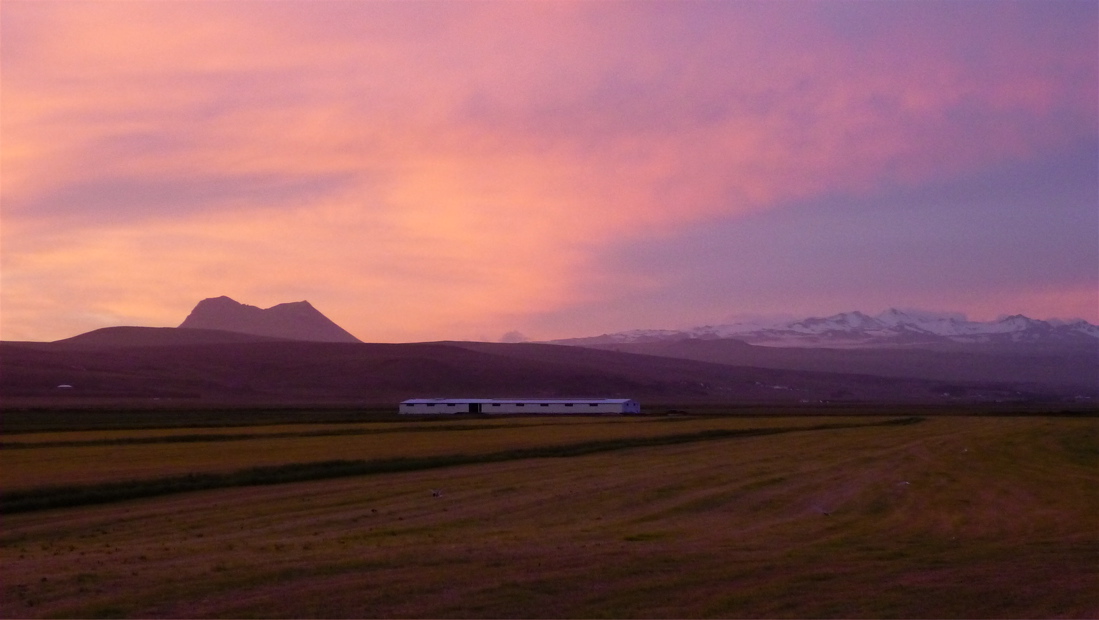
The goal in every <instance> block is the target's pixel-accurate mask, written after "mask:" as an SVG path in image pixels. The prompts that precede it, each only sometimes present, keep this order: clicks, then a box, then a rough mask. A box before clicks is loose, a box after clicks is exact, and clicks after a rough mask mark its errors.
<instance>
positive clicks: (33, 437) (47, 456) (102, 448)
mask: <svg viewBox="0 0 1099 620" xmlns="http://www.w3.org/2000/svg"><path fill="white" fill-rule="evenodd" d="M826 421H827V423H864V422H865V420H863V419H846V418H828V419H827V420H826ZM820 423H821V420H819V419H812V418H779V419H774V420H769V421H768V422H767V423H766V426H768V427H798V426H802V427H808V426H812V425H816V424H820ZM759 425H760V423H759V422H758V420H755V419H743V418H703V419H674V418H673V419H669V418H630V417H615V418H596V417H579V418H569V417H553V418H500V419H485V420H465V421H451V420H438V421H423V422H419V423H408V424H370V425H365V424H364V425H356V426H348V425H342V426H332V425H318V426H313V425H302V426H292V427H286V426H279V427H275V428H274V429H273V430H272V429H268V430H267V431H262V430H256V429H252V428H246V429H236V428H234V429H217V430H216V431H211V430H209V429H206V432H205V433H201V434H203V435H207V436H209V437H211V438H216V437H218V436H223V435H240V434H248V435H255V436H256V438H253V439H248V440H240V441H211V442H209V443H206V442H201V441H197V442H196V441H184V442H179V443H144V444H143V443H137V444H114V445H112V444H107V445H79V444H78V445H74V446H62V447H43V448H25V449H14V448H13V449H4V450H0V489H3V490H5V491H11V490H15V489H26V488H31V487H39V486H46V485H61V484H88V483H97V482H109V481H114V480H130V479H143V478H156V477H162V476H171V475H180V474H186V473H192V472H195V473H211V472H223V471H231V470H236V469H242V468H246V467H254V466H270V465H281V464H285V463H297V462H306V461H326V460H338V459H347V460H355V459H371V460H373V459H387V458H397V457H425V456H439V455H449V454H479V453H485V452H497V451H503V450H511V449H517V448H529V447H540V446H553V445H564V444H571V443H577V442H583V441H593V440H601V439H618V438H623V437H628V438H635V437H657V436H662V435H671V434H680V433H690V432H696V431H700V430H708V429H739V428H754V427H756V426H759ZM363 427H367V428H366V429H365V430H369V431H374V432H371V433H370V434H352V433H356V432H358V431H362V430H364V428H363ZM433 428H437V429H439V430H437V431H433V430H431V429H433ZM456 428H463V429H474V430H455V429H456ZM195 430H197V429H186V430H180V429H174V430H173V431H172V432H168V433H165V432H163V431H157V432H154V431H149V430H141V431H129V432H127V431H85V432H65V433H35V434H27V435H18V436H16V437H15V438H13V439H10V440H8V439H6V440H5V443H10V444H13V445H14V444H18V443H25V444H33V443H46V442H58V441H64V442H74V443H75V442H90V441H103V440H110V439H122V438H127V437H129V438H152V437H156V438H161V439H163V438H169V437H172V436H194V435H198V434H200V433H196V432H194V431H195ZM341 430H345V431H348V434H339V432H340V431H341ZM377 431H392V432H377ZM401 431H406V432H401ZM320 432H331V433H332V434H330V435H317V436H309V433H320ZM277 433H298V435H291V436H281V437H264V436H263V435H271V434H277Z"/></svg>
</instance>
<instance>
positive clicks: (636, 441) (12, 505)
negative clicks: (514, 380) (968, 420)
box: [0, 416, 924, 514]
mask: <svg viewBox="0 0 1099 620" xmlns="http://www.w3.org/2000/svg"><path fill="white" fill-rule="evenodd" d="M923 421H924V418H921V417H915V416H913V417H906V418H896V419H893V420H887V421H884V422H873V423H868V424H854V423H848V424H820V425H816V426H808V427H802V428H775V427H764V428H755V429H739V430H727V429H711V430H706V431H700V432H696V433H686V434H679V435H663V436H659V437H638V438H630V439H608V440H599V441H587V442H581V443H576V444H567V445H563V446H542V447H537V448H520V449H516V450H505V451H501V452H490V453H488V454H480V455H478V454H472V455H471V454H450V455H442V456H431V457H419V458H407V457H401V458H393V459H379V460H373V461H367V460H353V461H350V460H333V461H316V462H310V463H289V464H285V465H270V466H262V467H250V468H246V469H240V470H237V471H232V472H227V473H210V474H197V473H192V474H184V475H182V476H168V477H164V478H151V479H147V480H127V481H121V482H106V483H99V484H89V485H71V486H49V487H38V488H33V489H24V490H18V491H7V492H3V493H0V514H13V513H19V512H31V511H37V510H47V509H50V508H68V507H74V506H83V505H89V504H106V503H111V502H119V501H125V500H130V499H138V498H145V497H157V496H162V495H173V494H177V493H187V492H191V491H205V490H211V489H222V488H232V487H246V486H261V485H270V484H286V483H292V482H306V481H313V480H327V479H332V478H344V477H349V476H365V475H377V474H388V473H398V472H408V471H421V470H426V469H439V468H444V467H455V466H459V465H476V464H485V463H499V462H504V461H516V460H525V459H535V458H571V457H576V456H585V455H589V454H596V453H601V452H612V451H616V450H625V449H629V448H644V447H655V446H668V445H676V444H684V443H695V442H703V441H714V440H720V439H731V438H743V437H760V436H765V435H781V434H785V433H798V432H808V431H824V430H841V429H852V428H870V427H878V426H906V425H910V424H917V423H920V422H923Z"/></svg>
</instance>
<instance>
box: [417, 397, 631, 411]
mask: <svg viewBox="0 0 1099 620" xmlns="http://www.w3.org/2000/svg"><path fill="white" fill-rule="evenodd" d="M398 411H399V412H400V413H419V414H424V413H426V414H435V415H438V414H447V413H574V414H593V413H641V405H640V404H639V403H638V402H637V401H636V400H631V399H629V398H545V399H538V398H410V399H408V400H406V401H403V402H402V403H401V405H400V407H399V409H398Z"/></svg>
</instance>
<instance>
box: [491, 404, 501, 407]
mask: <svg viewBox="0 0 1099 620" xmlns="http://www.w3.org/2000/svg"><path fill="white" fill-rule="evenodd" d="M492 406H493V407H499V406H500V403H492Z"/></svg>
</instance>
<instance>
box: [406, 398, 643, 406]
mask: <svg viewBox="0 0 1099 620" xmlns="http://www.w3.org/2000/svg"><path fill="white" fill-rule="evenodd" d="M632 400H633V399H630V398H409V399H408V400H404V401H401V404H402V405H425V404H429V403H444V404H453V405H467V404H473V403H515V404H519V403H523V404H527V403H562V404H564V403H585V404H587V403H607V404H621V403H628V402H631V401H632Z"/></svg>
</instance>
